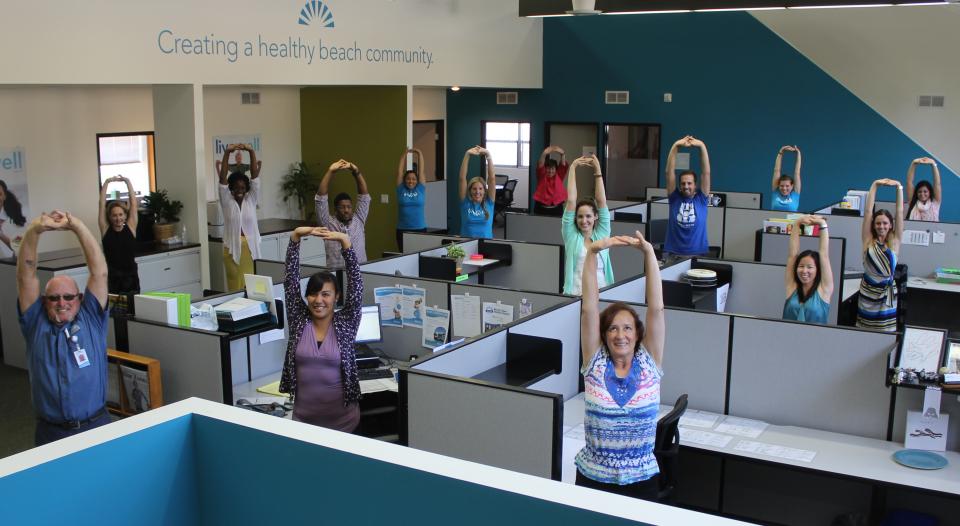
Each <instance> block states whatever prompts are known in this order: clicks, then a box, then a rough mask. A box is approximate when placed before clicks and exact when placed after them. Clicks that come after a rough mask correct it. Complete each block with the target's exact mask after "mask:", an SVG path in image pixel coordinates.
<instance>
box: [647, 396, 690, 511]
mask: <svg viewBox="0 0 960 526" xmlns="http://www.w3.org/2000/svg"><path fill="white" fill-rule="evenodd" d="M686 410H687V395H686V393H684V394H682V395H680V397H679V398H677V402H676V403H675V404H674V405H673V410H672V411H670V412H669V413H667V415H666V416H664V417H663V418H661V419H660V421H659V422H657V438H656V443H655V444H654V445H653V455H654V456H655V457H657V465H658V466H659V467H660V481H659V485H660V492H659V493H660V498H659V500H660V501H661V502H662V501H665V500H669V499H670V498H671V497H672V495H673V490H674V488H675V487H676V485H677V470H678V459H677V455H678V453H679V452H680V431H679V429H678V428H677V426H678V425H679V424H680V417H681V416H683V413H684V411H686Z"/></svg>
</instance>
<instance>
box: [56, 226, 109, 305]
mask: <svg viewBox="0 0 960 526" xmlns="http://www.w3.org/2000/svg"><path fill="white" fill-rule="evenodd" d="M64 217H65V219H64V220H65V221H66V227H65V228H66V229H67V230H70V231H71V232H73V233H74V235H76V236H77V241H79V242H80V249H81V250H83V257H84V259H86V261H87V269H88V270H89V271H90V277H89V278H87V290H89V291H90V293H91V294H93V295H94V297H96V298H97V301H98V302H99V303H100V307H101V308H105V307H106V306H107V260H106V258H104V257H103V249H101V248H100V242H99V241H97V238H96V237H94V236H93V234H92V233H91V232H90V229H88V228H87V225H85V224H83V222H82V221H80V219H78V218H77V217H76V216H72V215H70V212H65V213H64Z"/></svg>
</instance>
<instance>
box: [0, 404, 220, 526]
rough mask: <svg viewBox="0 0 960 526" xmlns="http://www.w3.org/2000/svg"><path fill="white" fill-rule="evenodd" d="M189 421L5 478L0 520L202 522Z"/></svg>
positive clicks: (105, 525) (107, 524)
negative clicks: (199, 518) (200, 519)
mask: <svg viewBox="0 0 960 526" xmlns="http://www.w3.org/2000/svg"><path fill="white" fill-rule="evenodd" d="M191 418H192V416H190V415H188V416H183V417H180V418H177V419H176V420H171V421H169V422H165V423H162V424H159V425H157V426H154V427H151V428H148V429H145V430H143V431H140V432H137V433H134V434H132V435H127V436H125V437H121V438H117V439H115V440H111V441H109V442H105V443H103V444H100V445H98V446H95V447H92V448H89V449H85V450H83V451H79V452H77V453H74V454H72V455H68V456H65V457H62V458H59V459H56V460H53V461H51V462H48V463H45V464H41V465H39V466H36V467H34V468H31V469H27V470H24V471H21V472H19V473H15V474H13V475H10V476H8V477H3V478H0V495H3V503H2V504H0V524H77V525H81V524H96V525H98V526H114V525H116V526H126V525H129V524H140V525H151V524H156V525H158V526H159V525H165V524H177V525H183V526H190V525H194V524H197V525H198V524H203V523H202V522H199V521H198V517H199V509H200V507H199V496H198V487H197V484H196V476H195V475H196V473H195V465H196V463H195V455H194V441H193V434H192V433H191V425H190V422H191Z"/></svg>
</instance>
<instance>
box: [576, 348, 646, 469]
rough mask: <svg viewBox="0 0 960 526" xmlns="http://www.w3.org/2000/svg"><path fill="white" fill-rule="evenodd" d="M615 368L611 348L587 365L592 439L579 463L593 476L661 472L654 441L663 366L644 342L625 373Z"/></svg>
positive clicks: (587, 418)
mask: <svg viewBox="0 0 960 526" xmlns="http://www.w3.org/2000/svg"><path fill="white" fill-rule="evenodd" d="M614 371H615V368H614V366H613V362H612V361H611V360H610V354H609V352H607V350H606V348H601V349H600V350H598V351H597V353H596V354H594V356H593V359H592V360H590V363H589V364H588V365H587V366H586V367H585V368H584V378H583V381H584V390H585V393H584V395H585V396H584V409H585V415H584V418H583V425H584V431H585V440H586V445H585V446H584V448H583V449H582V450H580V453H578V454H577V458H576V463H577V469H578V470H579V471H580V472H581V473H583V474H584V475H585V476H586V477H587V478H589V479H592V480H595V481H597V482H603V483H606V484H618V485H626V484H633V483H634V482H640V481H643V480H647V479H649V478H650V477H652V476H654V475H656V474H658V473H660V468H659V467H658V466H657V459H656V457H654V456H653V446H654V442H655V440H656V435H657V413H658V412H659V410H660V378H661V377H662V376H663V371H661V370H660V368H659V367H658V366H657V364H656V362H655V361H654V360H653V357H651V356H650V354H649V353H648V352H647V350H646V349H644V348H643V346H642V345H641V346H640V349H639V350H638V351H637V353H636V354H634V357H633V363H632V364H631V366H630V372H629V373H628V374H627V376H626V377H625V378H618V377H617V376H616V374H615V372H614Z"/></svg>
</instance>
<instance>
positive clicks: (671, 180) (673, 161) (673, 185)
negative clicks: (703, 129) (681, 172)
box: [666, 135, 690, 195]
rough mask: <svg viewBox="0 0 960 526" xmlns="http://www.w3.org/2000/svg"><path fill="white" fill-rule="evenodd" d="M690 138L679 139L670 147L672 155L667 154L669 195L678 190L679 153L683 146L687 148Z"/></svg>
mask: <svg viewBox="0 0 960 526" xmlns="http://www.w3.org/2000/svg"><path fill="white" fill-rule="evenodd" d="M689 139H690V136H689V135H687V136H686V137H684V138H682V139H679V140H678V141H677V142H675V143H673V146H671V147H670V153H668V154H667V181H666V182H667V195H670V194H672V193H673V191H674V190H676V189H677V173H676V171H677V168H676V167H677V152H678V151H679V150H680V147H681V146H686V145H687V142H688V141H689Z"/></svg>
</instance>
